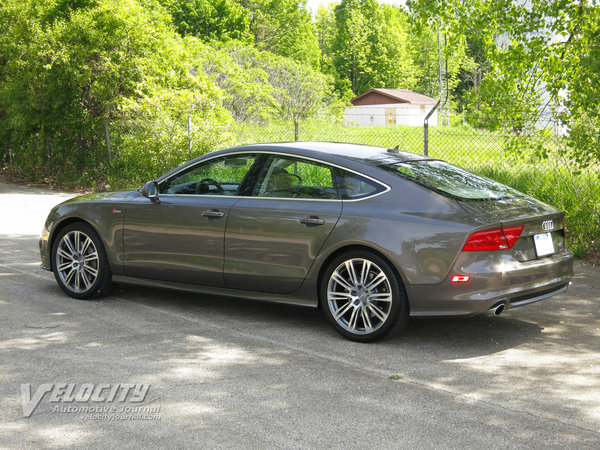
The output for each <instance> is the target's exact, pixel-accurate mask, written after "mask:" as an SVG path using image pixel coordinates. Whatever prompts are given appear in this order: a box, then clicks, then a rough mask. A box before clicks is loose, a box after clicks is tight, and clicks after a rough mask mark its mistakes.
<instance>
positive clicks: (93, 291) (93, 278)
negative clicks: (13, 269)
mask: <svg viewBox="0 0 600 450" xmlns="http://www.w3.org/2000/svg"><path fill="white" fill-rule="evenodd" d="M52 270H53V272H54V277H55V278H56V281H57V282H58V285H59V286H60V288H61V289H62V290H63V291H64V292H65V293H66V294H67V295H69V296H71V297H73V298H77V299H80V300H87V299H91V298H96V297H100V296H102V295H104V294H105V293H107V292H108V291H109V289H110V286H111V282H110V279H111V275H110V269H109V267H108V260H107V258H106V252H105V251H104V246H103V245H102V241H101V240H100V237H99V236H98V234H97V233H96V231H95V230H94V229H93V228H92V227H91V226H89V225H88V224H86V223H83V222H77V223H73V224H70V225H67V226H66V227H65V228H64V229H62V230H61V231H60V233H59V234H58V236H57V237H56V239H55V240H54V244H53V246H52Z"/></svg>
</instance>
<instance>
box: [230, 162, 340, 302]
mask: <svg viewBox="0 0 600 450" xmlns="http://www.w3.org/2000/svg"><path fill="white" fill-rule="evenodd" d="M341 211H342V202H341V200H339V197H338V193H337V190H336V189H335V187H334V183H333V175H332V170H331V168H330V167H328V166H327V165H324V164H320V163H317V162H314V161H310V160H304V159H299V158H294V157H289V156H276V155H274V156H270V157H269V158H268V159H267V161H266V164H265V165H264V166H263V169H262V173H261V174H260V175H259V176H258V182H257V183H256V185H255V187H254V190H253V192H252V194H251V196H249V197H243V198H241V199H240V201H239V202H238V203H236V205H235V206H234V207H233V208H232V209H231V211H230V213H229V220H228V224H227V232H226V236H225V267H224V276H225V282H226V284H227V287H229V288H233V289H243V290H250V291H256V292H268V293H278V294H283V293H290V292H293V291H295V290H297V289H298V288H299V287H300V286H301V284H302V282H303V281H304V279H305V278H306V275H307V273H308V271H309V270H310V268H311V266H312V264H313V262H314V259H315V257H316V256H317V254H318V253H319V250H320V249H321V247H322V245H323V243H324V242H325V239H327V236H329V234H330V233H331V231H332V230H333V228H334V227H335V225H336V223H337V221H338V219H339V217H340V214H341Z"/></svg>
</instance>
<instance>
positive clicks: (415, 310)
mask: <svg viewBox="0 0 600 450" xmlns="http://www.w3.org/2000/svg"><path fill="white" fill-rule="evenodd" d="M486 253H487V255H482V254H478V252H463V253H461V254H460V256H459V258H458V260H457V262H456V264H455V265H454V271H452V272H451V273H450V276H449V277H448V278H447V279H446V280H444V281H443V282H441V283H438V284H436V285H412V286H407V293H408V296H409V301H410V308H411V315H412V316H472V315H477V314H481V313H484V312H486V311H487V310H489V309H490V308H492V307H494V306H497V305H499V304H501V303H503V304H505V306H506V308H515V307H517V306H522V305H526V304H529V303H533V302H537V301H540V300H544V299H546V298H549V297H551V296H553V295H557V294H560V293H562V292H564V291H565V290H566V289H567V286H568V284H569V281H570V280H571V278H572V277H573V260H574V258H573V254H572V253H571V252H568V251H566V252H561V253H558V254H556V255H553V256H551V257H546V258H541V259H538V260H533V261H527V262H519V261H516V260H515V259H514V258H512V257H511V256H510V255H501V254H500V255H496V256H494V257H491V258H490V254H489V253H488V252H486ZM453 274H460V275H463V274H464V275H469V276H470V277H471V279H470V281H469V282H468V283H457V284H453V283H451V282H450V277H451V276H452V275H453Z"/></svg>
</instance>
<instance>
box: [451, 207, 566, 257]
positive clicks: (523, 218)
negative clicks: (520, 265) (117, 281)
mask: <svg viewBox="0 0 600 450" xmlns="http://www.w3.org/2000/svg"><path fill="white" fill-rule="evenodd" d="M458 203H459V204H460V206H461V207H462V208H463V209H464V210H465V211H466V212H467V213H469V214H471V215H472V216H473V217H474V218H476V219H477V222H479V223H481V224H482V225H484V224H489V225H490V226H494V225H498V224H499V225H500V226H502V227H511V226H518V225H523V226H524V228H523V231H522V232H521V235H520V237H519V239H518V240H517V242H516V243H515V244H514V246H513V247H512V252H513V256H514V257H515V259H516V260H518V261H530V260H533V259H539V258H545V257H549V256H552V255H555V254H557V253H560V252H562V251H565V250H566V245H565V230H564V212H563V211H560V210H558V209H556V208H553V207H552V206H549V205H546V204H545V203H542V202H540V201H538V200H536V199H534V198H532V197H528V196H518V197H512V198H507V199H494V200H491V199H490V200H458Z"/></svg>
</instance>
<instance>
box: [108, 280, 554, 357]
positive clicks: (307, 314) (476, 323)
mask: <svg viewBox="0 0 600 450" xmlns="http://www.w3.org/2000/svg"><path fill="white" fill-rule="evenodd" d="M111 298H112V299H114V300H116V299H122V300H132V301H135V302H136V303H138V304H142V305H144V306H147V307H152V308H156V309H159V310H163V311H169V312H171V313H176V314H180V315H182V316H185V317H186V319H187V320H192V321H194V320H201V321H202V322H204V323H206V322H207V321H208V322H209V323H211V324H213V325H214V326H223V325H224V321H225V320H226V323H227V324H228V325H229V326H232V327H234V328H235V330H238V331H239V332H242V333H244V332H245V330H251V332H252V334H255V335H256V336H257V337H259V338H265V339H269V338H272V339H273V340H276V341H277V342H280V343H283V344H285V341H284V340H280V339H278V336H279V335H281V336H289V335H291V334H297V333H300V336H299V339H302V342H303V343H304V344H306V345H310V342H311V341H315V342H321V343H322V342H323V341H331V343H332V344H333V345H344V344H347V345H352V346H355V345H358V346H362V345H365V344H357V343H352V342H350V341H346V340H345V339H343V338H342V337H340V336H338V335H337V333H335V331H334V330H333V328H332V327H331V326H330V324H329V323H328V322H327V320H326V318H325V316H324V314H323V313H322V312H321V310H319V309H316V308H307V307H301V306H295V305H287V304H278V303H267V302H256V301H249V300H243V299H239V298H232V297H214V296H206V295H200V294H190V293H182V292H173V291H167V290H158V289H152V288H144V287H137V286H125V285H119V286H117V287H116V288H115V290H114V292H113V294H112V296H111V297H107V298H106V301H108V302H110V301H111ZM542 330H543V327H541V326H540V325H538V324H536V323H531V322H528V321H525V320H520V319H518V318H513V317H508V316H504V317H503V316H500V317H492V316H476V317H465V318H412V319H411V320H410V322H409V326H408V327H407V328H406V329H405V330H403V331H402V332H400V333H399V334H398V335H396V336H393V337H390V338H387V339H382V340H381V341H378V342H375V343H372V344H369V345H374V346H377V347H401V348H402V349H403V351H407V352H411V351H414V352H418V353H423V354H426V355H428V356H434V355H435V356H436V357H440V358H443V359H448V358H449V357H451V358H470V357H477V356H482V355H487V354H491V353H496V352H499V351H502V350H505V349H507V348H512V347H516V346H519V345H521V344H523V343H525V342H529V341H531V340H534V339H536V338H538V337H539V336H540V334H541V332H542ZM299 339H296V341H298V340H299Z"/></svg>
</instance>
